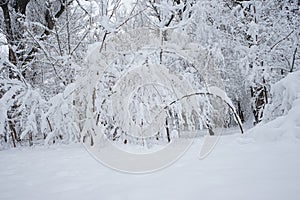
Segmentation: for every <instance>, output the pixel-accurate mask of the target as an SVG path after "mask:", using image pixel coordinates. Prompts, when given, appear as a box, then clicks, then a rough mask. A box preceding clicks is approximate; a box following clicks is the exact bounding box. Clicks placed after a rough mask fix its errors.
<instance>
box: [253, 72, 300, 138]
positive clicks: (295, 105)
mask: <svg viewBox="0 0 300 200" xmlns="http://www.w3.org/2000/svg"><path fill="white" fill-rule="evenodd" d="M271 95H272V97H273V98H272V102H271V103H270V104H269V105H268V106H267V107H266V110H265V113H266V114H267V115H266V116H265V118H264V121H263V123H262V124H259V125H258V126H256V127H255V128H253V129H251V130H249V131H248V134H249V135H250V137H255V139H256V140H263V141H274V140H279V139H284V138H285V139H295V138H298V139H300V71H297V72H294V73H290V74H289V75H287V76H286V77H285V78H284V79H282V80H280V81H279V82H277V83H275V84H274V85H273V86H272V88H271Z"/></svg>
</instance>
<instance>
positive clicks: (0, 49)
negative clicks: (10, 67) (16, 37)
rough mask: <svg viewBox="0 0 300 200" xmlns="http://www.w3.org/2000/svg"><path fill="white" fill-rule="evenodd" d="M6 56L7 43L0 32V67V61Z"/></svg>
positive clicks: (0, 62)
mask: <svg viewBox="0 0 300 200" xmlns="http://www.w3.org/2000/svg"><path fill="white" fill-rule="evenodd" d="M7 58H8V45H7V40H6V37H5V35H4V34H2V33H1V32H0V69H1V68H2V63H3V62H5V61H6V60H7Z"/></svg>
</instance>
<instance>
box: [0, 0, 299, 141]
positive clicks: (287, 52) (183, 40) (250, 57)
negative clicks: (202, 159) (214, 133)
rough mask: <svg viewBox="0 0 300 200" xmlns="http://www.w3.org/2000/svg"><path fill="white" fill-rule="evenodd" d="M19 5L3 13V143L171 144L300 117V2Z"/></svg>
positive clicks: (8, 5) (96, 0)
mask: <svg viewBox="0 0 300 200" xmlns="http://www.w3.org/2000/svg"><path fill="white" fill-rule="evenodd" d="M14 2H19V0H17V1H3V2H1V11H2V12H0V19H1V20H0V77H1V80H0V105H1V107H0V111H1V114H0V143H1V144H4V143H5V144H8V146H17V145H24V144H28V142H29V144H30V145H32V144H34V143H46V144H51V143H57V142H64V143H69V142H74V141H80V140H81V141H88V140H89V139H90V141H91V143H93V142H94V141H93V137H94V136H95V135H96V132H97V130H96V129H98V128H101V130H102V131H106V133H107V134H106V135H107V136H108V137H110V138H111V139H112V140H114V139H116V138H119V139H120V141H124V140H125V139H126V137H129V135H128V134H127V133H128V132H143V133H146V132H147V131H148V129H147V128H149V127H150V129H149V132H156V131H157V132H159V133H160V135H159V134H157V135H152V136H154V137H161V138H163V139H164V140H166V138H167V140H169V139H170V137H173V136H172V134H173V133H174V134H173V135H177V136H178V135H180V131H179V132H178V130H183V129H191V130H197V129H200V128H203V127H204V128H205V127H206V128H208V129H210V128H214V127H215V126H219V127H228V126H232V125H237V122H238V124H241V122H244V121H247V120H248V121H249V120H253V122H254V123H255V124H257V123H259V122H260V121H261V120H262V119H265V120H271V119H275V118H276V117H278V116H281V115H285V114H288V113H290V112H291V111H292V110H295V109H294V107H293V105H296V104H297V103H295V102H296V101H297V99H298V96H297V95H298V89H297V85H298V84H299V83H298V81H296V79H297V77H299V75H297V74H298V73H297V71H298V70H299V64H300V63H299V62H300V59H299V58H300V57H299V55H300V54H299V49H300V46H299V45H300V42H299V30H300V29H299V27H300V24H299V22H300V20H299V16H300V15H299V9H298V8H299V2H297V1H294V0H291V1H272V2H267V1H262V2H260V1H256V0H249V1H233V0H223V1H219V0H210V1H206V0H203V1H195V0H176V1H175V0H161V1H152V0H145V1H130V3H128V4H126V5H125V6H124V4H123V3H124V2H123V1H121V0H116V1H115V0H101V1H100V0H92V1H84V0H76V1H66V0H47V1H42V0H36V1H33V0H29V1H24V3H20V4H18V3H16V4H15V3H14ZM129 4H131V5H129ZM289 73H291V74H289ZM284 77H286V78H287V79H283V78H284ZM293 77H294V78H293ZM281 79H283V80H282V81H280V80H281ZM291 79H293V80H295V81H293V82H292V83H289V82H290V80H291ZM278 81H279V82H278ZM277 82H278V83H277ZM216 96H217V98H216ZM281 97H284V98H282V99H281ZM229 99H231V100H230V101H229ZM295 108H297V106H295ZM295 112H296V111H295ZM287 116H288V115H287ZM156 117H157V118H156ZM155 119H156V121H159V123H158V124H156V125H153V123H152V122H153V121H155ZM234 119H238V120H237V121H235V120H234ZM158 127H160V128H161V127H163V128H162V129H163V130H159V131H158V129H159V128H158ZM146 129H147V131H146ZM130 134H131V133H130ZM168 134H171V136H168ZM135 136H136V135H135ZM177 136H176V137H177ZM174 137H175V136H174ZM131 139H132V140H134V137H133V138H131ZM127 142H129V140H128V138H127Z"/></svg>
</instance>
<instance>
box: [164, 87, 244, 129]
mask: <svg viewBox="0 0 300 200" xmlns="http://www.w3.org/2000/svg"><path fill="white" fill-rule="evenodd" d="M202 95H209V96H216V97H218V98H220V99H221V100H222V101H223V102H224V103H226V105H228V107H229V108H230V110H231V111H232V112H233V114H234V117H235V119H236V122H237V123H238V125H239V128H240V131H241V133H242V134H243V133H244V130H243V126H242V123H241V119H240V117H239V116H238V114H237V113H236V110H235V108H234V107H233V106H232V105H231V104H230V103H229V102H227V101H226V100H225V99H223V98H222V97H221V96H220V95H217V94H214V93H211V92H209V91H207V92H195V93H192V94H187V95H184V96H182V97H181V98H178V99H176V100H174V101H172V102H171V103H170V104H169V105H167V106H166V107H164V109H167V108H168V107H169V106H171V105H173V104H175V103H177V102H178V101H181V100H183V99H186V98H189V97H192V96H202Z"/></svg>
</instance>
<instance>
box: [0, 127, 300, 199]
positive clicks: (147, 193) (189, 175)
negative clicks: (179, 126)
mask: <svg viewBox="0 0 300 200" xmlns="http://www.w3.org/2000/svg"><path fill="white" fill-rule="evenodd" d="M236 132H238V131H236ZM202 142H203V139H197V140H196V142H195V143H194V144H193V146H192V147H191V148H190V149H189V151H188V152H187V153H186V154H185V155H184V156H183V157H182V158H181V159H180V160H179V161H177V162H176V163H174V164H173V165H172V166H170V167H169V168H166V169H164V170H161V171H158V172H156V173H152V174H144V175H131V174H125V173H119V172H116V171H113V170H111V169H109V168H106V167H104V166H102V165H101V164H99V163H98V162H97V161H95V160H94V159H93V158H92V157H91V156H90V155H89V154H88V153H87V152H86V151H85V149H84V148H83V147H82V146H81V145H79V144H77V145H70V146H51V147H35V148H26V149H24V148H23V149H12V150H6V151H0V163H1V164H0V199H1V200H13V199H31V200H34V199H45V200H47V199H49V200H50V199H57V200H59V199H97V200H98V199H105V200H110V199H120V200H121V199H122V200H126V199H130V200H134V199H149V200H152V199H195V200H198V199H233V200H235V199H245V200H247V199H249V200H253V199H258V200H259V199H261V200H267V199H272V200H276V199H278V200H282V199H289V200H298V199H299V198H300V191H299V186H300V170H299V166H300V151H299V150H300V141H299V140H294V141H287V140H284V141H276V142H270V143H264V144H262V143H256V142H254V141H253V140H252V139H249V138H242V137H240V135H239V134H233V135H226V136H222V137H221V139H220V141H219V143H218V144H217V146H216V147H215V149H214V151H213V152H212V153H211V154H210V155H209V156H208V157H207V158H206V159H204V160H199V159H198V158H197V156H198V154H199V151H200V147H201V144H202Z"/></svg>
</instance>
